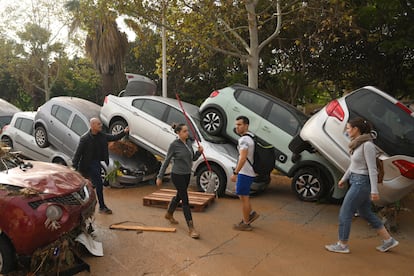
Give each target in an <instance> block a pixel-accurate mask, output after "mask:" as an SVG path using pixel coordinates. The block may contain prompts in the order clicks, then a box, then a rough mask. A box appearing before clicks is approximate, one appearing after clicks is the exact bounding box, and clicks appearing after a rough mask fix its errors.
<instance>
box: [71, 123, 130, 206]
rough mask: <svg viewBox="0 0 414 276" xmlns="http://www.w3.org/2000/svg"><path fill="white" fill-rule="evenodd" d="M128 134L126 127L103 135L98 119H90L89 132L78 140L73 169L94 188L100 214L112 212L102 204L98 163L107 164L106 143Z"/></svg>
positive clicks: (99, 166) (99, 165)
mask: <svg viewBox="0 0 414 276" xmlns="http://www.w3.org/2000/svg"><path fill="white" fill-rule="evenodd" d="M128 132H129V128H128V127H126V128H125V129H124V131H123V132H121V133H119V134H116V135H110V134H106V133H103V132H102V123H101V121H100V120H99V119H98V118H92V119H91V120H90V130H89V131H88V132H87V133H85V134H84V135H83V136H82V137H81V138H80V141H79V145H78V148H77V149H76V153H75V156H74V157H73V160H72V165H73V167H74V168H75V169H76V170H77V171H79V172H80V173H81V174H82V175H83V176H84V177H87V178H89V179H90V180H91V182H92V184H93V185H94V186H95V188H96V196H97V197H98V202H99V212H100V213H104V214H112V210H111V209H109V208H108V207H107V206H106V205H105V202H104V197H103V183H102V178H101V164H100V163H101V161H105V163H106V164H108V163H109V153H108V142H110V141H116V140H119V139H121V138H122V137H124V136H125V135H126V134H127V133H128Z"/></svg>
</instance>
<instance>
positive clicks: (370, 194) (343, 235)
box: [325, 117, 398, 253]
mask: <svg viewBox="0 0 414 276" xmlns="http://www.w3.org/2000/svg"><path fill="white" fill-rule="evenodd" d="M346 131H347V133H348V135H349V137H350V138H351V142H350V144H349V152H350V154H351V164H350V166H349V168H348V169H347V171H346V172H345V174H344V176H343V177H342V179H341V180H340V181H339V183H338V186H339V187H340V188H343V187H344V185H345V182H346V181H348V182H349V185H350V188H349V190H348V192H347V194H346V196H345V199H344V201H343V203H342V206H341V210H340V211H339V229H338V236H339V241H338V242H337V243H335V244H331V245H326V246H325V248H326V249H327V250H329V251H331V252H337V253H349V252H350V251H349V246H348V239H349V234H350V232H351V223H352V217H353V215H354V213H355V212H356V211H358V213H359V215H360V217H362V218H363V219H365V220H366V221H368V222H369V223H370V225H371V226H372V227H373V228H374V229H375V230H377V233H378V234H379V235H380V236H381V237H382V239H383V244H382V245H380V246H377V250H379V251H381V252H385V251H388V250H389V249H391V248H393V247H395V246H397V245H398V241H396V240H395V239H394V238H392V237H391V236H390V234H389V233H388V231H387V229H386V228H385V227H384V224H383V223H382V221H381V220H380V219H379V218H378V217H377V216H376V215H375V214H374V213H373V212H372V210H371V200H374V201H375V200H378V199H379V194H378V183H377V174H378V172H377V166H376V160H375V158H376V148H375V145H374V143H373V142H372V136H371V125H370V124H369V122H367V121H366V120H364V119H363V118H360V117H357V118H354V119H351V120H349V122H348V124H347V126H346Z"/></svg>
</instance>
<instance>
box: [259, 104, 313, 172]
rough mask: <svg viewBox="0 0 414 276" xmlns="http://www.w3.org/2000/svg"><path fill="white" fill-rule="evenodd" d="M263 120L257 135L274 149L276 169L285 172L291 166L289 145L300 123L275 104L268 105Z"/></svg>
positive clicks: (290, 113) (282, 107)
mask: <svg viewBox="0 0 414 276" xmlns="http://www.w3.org/2000/svg"><path fill="white" fill-rule="evenodd" d="M303 116H305V115H303ZM265 118H266V119H265V120H263V121H262V125H261V126H260V128H259V131H258V133H257V135H258V136H259V137H261V138H262V139H263V140H265V141H266V142H268V143H270V144H272V145H273V146H274V147H275V149H276V167H277V168H279V169H281V170H283V171H284V172H287V171H289V169H290V168H291V167H292V166H293V163H292V161H291V157H292V152H291V151H290V150H289V143H290V141H291V140H292V138H293V137H294V136H295V135H296V134H297V133H298V132H299V130H300V128H301V122H300V121H299V118H298V117H296V116H295V114H294V113H292V112H291V111H290V110H289V108H287V107H286V106H284V105H283V104H282V103H277V102H272V103H271V104H270V107H269V108H268V111H267V112H266V114H265Z"/></svg>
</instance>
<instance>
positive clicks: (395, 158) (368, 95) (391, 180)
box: [295, 86, 414, 205]
mask: <svg viewBox="0 0 414 276" xmlns="http://www.w3.org/2000/svg"><path fill="white" fill-rule="evenodd" d="M354 117H363V118H365V119H366V120H368V121H369V122H371V124H372V125H373V128H374V134H375V136H376V139H374V143H375V144H376V146H377V147H378V148H379V149H380V150H382V151H383V152H384V154H382V155H381V156H380V159H381V160H382V162H383V166H384V173H385V174H384V181H383V183H382V184H379V185H378V189H379V193H380V198H381V199H380V201H378V202H376V204H378V205H386V204H389V203H393V202H395V201H397V200H399V199H401V198H402V197H403V196H405V195H406V194H408V193H409V192H410V191H412V190H413V189H414V112H413V111H412V110H410V109H409V108H407V107H406V106H405V105H403V104H401V103H400V102H399V101H397V100H396V99H395V98H393V97H391V96H390V95H388V94H387V93H385V92H383V91H381V90H379V89H377V88H375V87H372V86H366V87H363V88H360V89H357V90H355V91H353V92H351V93H349V94H347V95H345V96H343V97H341V98H339V99H336V100H333V101H331V102H330V103H328V104H327V105H326V106H325V107H324V108H323V109H322V110H320V111H319V112H318V113H316V114H315V115H314V116H313V117H311V118H310V119H309V120H308V121H307V122H306V124H305V125H304V126H303V128H302V130H301V132H300V136H299V137H297V138H295V139H296V140H298V141H296V142H295V143H296V144H298V145H300V144H302V146H298V148H301V147H302V148H303V147H306V143H310V144H311V145H312V146H313V147H315V148H316V149H318V151H319V152H321V153H322V154H323V155H324V156H325V157H326V158H327V159H329V160H330V161H331V162H332V163H333V164H335V166H336V167H338V168H339V169H340V170H341V172H344V171H345V170H346V169H347V168H348V166H349V164H350V157H349V151H348V144H349V142H350V140H349V138H348V136H347V135H346V130H345V128H346V124H347V122H348V121H349V119H351V118H354Z"/></svg>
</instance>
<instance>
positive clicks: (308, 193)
mask: <svg viewBox="0 0 414 276" xmlns="http://www.w3.org/2000/svg"><path fill="white" fill-rule="evenodd" d="M295 186H296V191H297V193H298V194H299V195H300V196H302V197H303V198H315V197H317V195H318V194H319V193H320V191H321V183H320V181H319V179H318V178H317V177H315V176H313V175H311V174H303V175H301V176H299V177H298V179H297V180H296V182H295Z"/></svg>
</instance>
